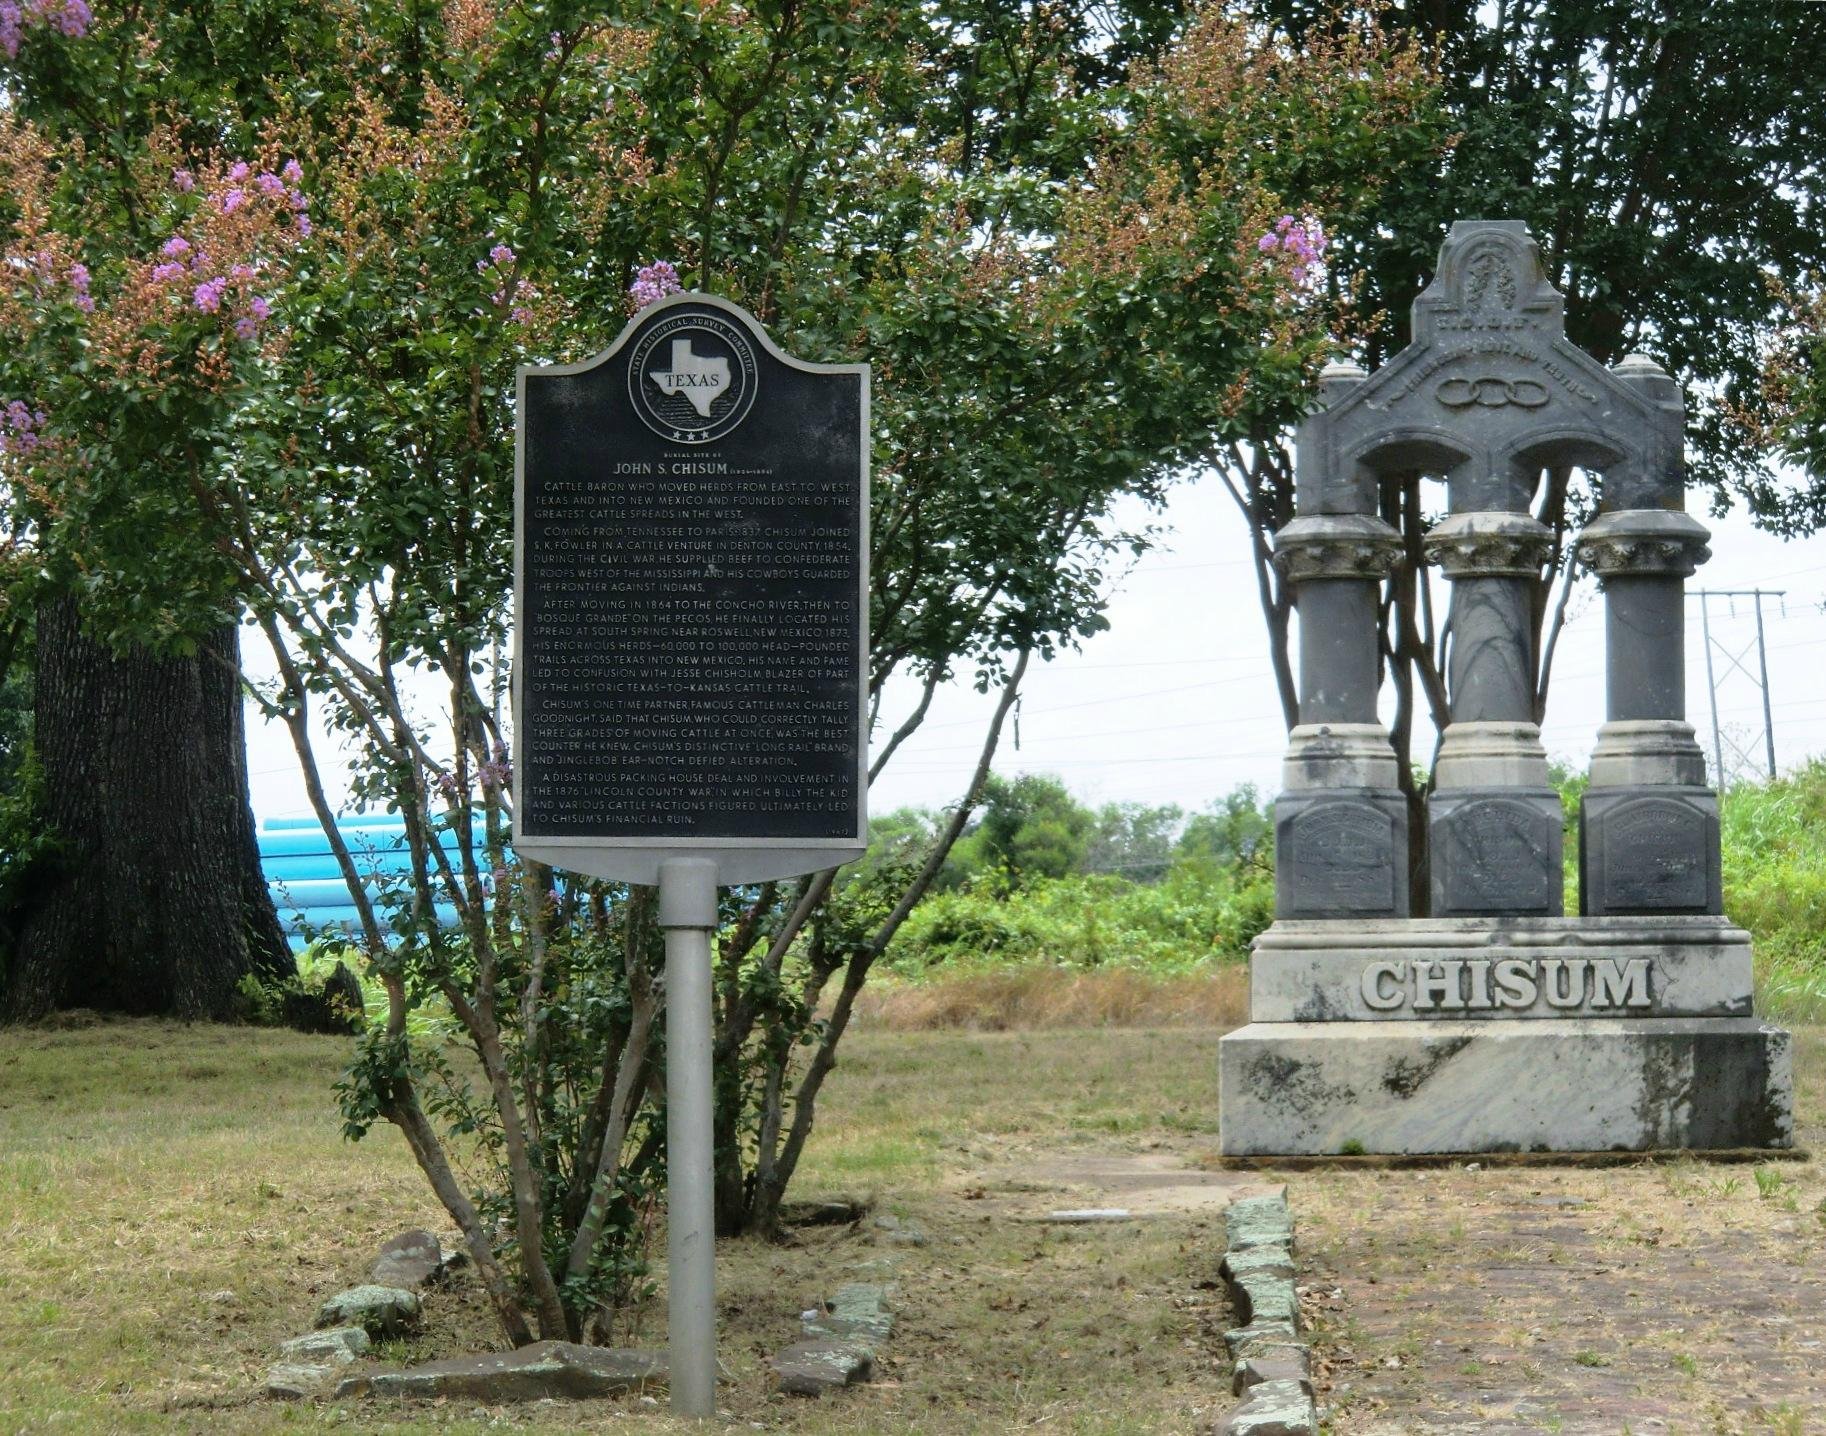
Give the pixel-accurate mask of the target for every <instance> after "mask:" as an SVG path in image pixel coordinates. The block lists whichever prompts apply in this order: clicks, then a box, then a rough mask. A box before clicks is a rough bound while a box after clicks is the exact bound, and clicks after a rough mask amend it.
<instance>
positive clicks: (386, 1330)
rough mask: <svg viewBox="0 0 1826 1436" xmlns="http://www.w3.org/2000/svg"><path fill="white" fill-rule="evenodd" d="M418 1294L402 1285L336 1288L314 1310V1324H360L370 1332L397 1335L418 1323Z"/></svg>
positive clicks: (385, 1335) (411, 1328)
mask: <svg viewBox="0 0 1826 1436" xmlns="http://www.w3.org/2000/svg"><path fill="white" fill-rule="evenodd" d="M419 1312H420V1305H419V1299H418V1294H417V1293H416V1292H410V1291H407V1290H406V1289H405V1288H404V1287H396V1286H375V1285H373V1284H372V1283H369V1284H368V1285H365V1286H352V1287H350V1288H349V1289H348V1290H347V1291H339V1292H337V1293H336V1295H335V1296H333V1297H331V1298H330V1299H329V1300H328V1301H326V1302H325V1303H324V1304H323V1305H322V1306H321V1307H320V1308H318V1311H317V1325H318V1326H320V1327H332V1326H359V1327H360V1328H361V1329H362V1330H363V1331H365V1332H367V1333H368V1335H369V1336H379V1337H387V1336H398V1335H400V1334H401V1333H403V1332H407V1331H411V1330H413V1329H415V1328H416V1327H417V1326H418V1321H419Z"/></svg>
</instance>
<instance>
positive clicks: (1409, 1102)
mask: <svg viewBox="0 0 1826 1436" xmlns="http://www.w3.org/2000/svg"><path fill="white" fill-rule="evenodd" d="M1612 921H1615V919H1612ZM1218 1054H1219V1056H1218V1066H1219V1072H1220V1089H1219V1111H1220V1135H1219V1144H1220V1146H1221V1148H1222V1150H1223V1152H1224V1153H1225V1155H1228V1156H1245V1157H1246V1156H1267V1155H1322V1154H1328V1153H1333V1154H1336V1153H1342V1154H1351V1153H1367V1152H1382V1153H1414V1152H1465V1153H1474V1152H1606V1151H1619V1150H1620V1151H1633V1152H1645V1151H1656V1150H1668V1149H1686V1150H1698V1151H1703V1150H1711V1149H1715V1148H1746V1147H1767V1148H1777V1149H1779V1148H1787V1147H1790V1146H1792V1145H1793V1141H1794V1136H1793V1130H1794V1127H1793V1110H1792V1109H1793V1089H1794V1083H1793V1076H1792V1069H1791V1056H1790V1051H1789V1037H1788V1034H1787V1033H1786V1032H1784V1031H1783V1030H1782V1029H1780V1028H1778V1027H1773V1026H1770V1025H1768V1024H1765V1023H1762V1022H1759V1021H1758V1020H1757V1019H1755V1018H1741V1017H1688V1018H1633V1019H1630V1018H1625V1019H1603V1018H1585V1019H1571V1020H1561V1021H1548V1020H1542V1021H1533V1022H1438V1023H1424V1024H1423V1023H1416V1022H1323V1023H1321V1022H1305V1023H1300V1022H1278V1023H1267V1022H1255V1023H1251V1024H1250V1025H1249V1026H1247V1027H1242V1028H1238V1029H1237V1030H1236V1031H1234V1032H1231V1033H1229V1034H1228V1035H1226V1036H1225V1037H1224V1038H1223V1039H1222V1040H1221V1041H1220V1042H1219V1044H1218Z"/></svg>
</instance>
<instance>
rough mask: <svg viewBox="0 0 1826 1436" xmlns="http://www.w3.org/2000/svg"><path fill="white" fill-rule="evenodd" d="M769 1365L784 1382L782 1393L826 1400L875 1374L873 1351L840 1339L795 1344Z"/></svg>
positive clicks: (825, 1338)
mask: <svg viewBox="0 0 1826 1436" xmlns="http://www.w3.org/2000/svg"><path fill="white" fill-rule="evenodd" d="M767 1364H768V1365H769V1366H771V1367H772V1368H773V1369H774V1374H775V1375H776V1376H778V1377H779V1378H780V1390H781V1391H784V1392H786V1393H787V1394H788V1395H792V1396H822V1395H824V1393H825V1392H827V1391H835V1390H838V1389H839V1388H841V1387H845V1386H853V1385H855V1383H857V1382H858V1381H867V1380H868V1379H869V1378H870V1377H871V1376H873V1375H874V1374H875V1356H874V1353H873V1352H872V1351H870V1350H869V1349H868V1348H867V1347H865V1346H859V1345H857V1344H856V1343H855V1342H853V1341H844V1340H842V1339H840V1338H836V1337H819V1338H815V1339H813V1340H810V1341H797V1342H794V1343H793V1344H792V1345H791V1346H789V1347H787V1348H786V1350H784V1351H782V1352H780V1353H779V1354H778V1355H776V1356H774V1357H772V1358H770V1359H769V1361H768V1363H767Z"/></svg>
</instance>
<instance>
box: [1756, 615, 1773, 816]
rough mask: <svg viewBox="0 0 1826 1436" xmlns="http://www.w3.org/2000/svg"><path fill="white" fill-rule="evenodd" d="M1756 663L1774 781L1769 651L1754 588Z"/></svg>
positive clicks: (1765, 735)
mask: <svg viewBox="0 0 1826 1436" xmlns="http://www.w3.org/2000/svg"><path fill="white" fill-rule="evenodd" d="M1756 663H1757V669H1758V673H1759V676H1760V678H1761V680H1762V688H1763V742H1764V744H1765V745H1766V746H1767V747H1768V750H1769V781H1770V782H1771V783H1773V782H1774V781H1775V714H1774V712H1773V711H1772V710H1771V709H1770V707H1769V652H1768V650H1767V649H1766V648H1764V647H1763V591H1762V590H1761V589H1760V588H1759V589H1757V590H1756Z"/></svg>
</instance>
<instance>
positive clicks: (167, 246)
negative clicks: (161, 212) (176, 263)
mask: <svg viewBox="0 0 1826 1436" xmlns="http://www.w3.org/2000/svg"><path fill="white" fill-rule="evenodd" d="M159 253H160V254H162V255H164V256H165V258H167V259H182V258H183V257H184V256H185V255H187V254H189V253H190V241H189V240H187V239H185V238H184V236H183V235H181V234H174V235H172V236H171V238H170V239H168V240H166V241H165V242H164V243H163V244H161V245H160V246H159Z"/></svg>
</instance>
